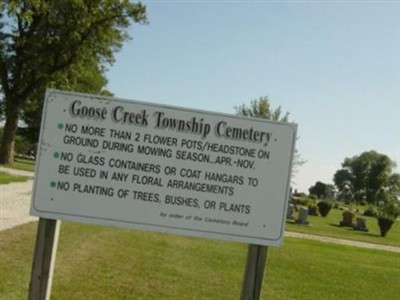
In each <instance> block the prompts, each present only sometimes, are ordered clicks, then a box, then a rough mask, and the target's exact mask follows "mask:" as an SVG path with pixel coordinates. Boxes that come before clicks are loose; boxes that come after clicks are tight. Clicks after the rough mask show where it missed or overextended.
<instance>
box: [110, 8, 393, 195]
mask: <svg viewBox="0 0 400 300" xmlns="http://www.w3.org/2000/svg"><path fill="white" fill-rule="evenodd" d="M142 3H143V4H145V5H146V6H147V16H148V18H149V24H148V25H137V24H135V25H133V26H132V27H131V28H130V29H129V33H130V34H131V35H132V37H133V39H132V40H131V41H129V42H127V43H125V44H124V46H123V48H122V50H121V51H120V52H119V53H118V54H117V55H116V62H115V63H114V65H113V66H111V67H110V68H109V71H108V72H107V78H108V80H109V82H108V86H107V87H108V89H109V90H110V91H111V92H112V93H114V95H115V96H116V97H120V98H125V99H132V100H141V101H149V102H152V103H159V104H163V105H173V106H180V107H187V108H192V109H201V110H207V111H213V112H220V113H229V114H234V113H235V107H236V106H239V105H241V104H246V105H248V104H250V102H251V100H254V99H258V98H259V97H261V96H267V97H268V98H269V99H270V103H271V105H272V107H273V108H276V107H278V106H281V107H282V110H283V111H284V112H289V113H290V117H289V119H290V121H292V122H295V123H297V124H298V137H299V139H298V141H297V143H296V148H297V149H298V151H299V152H300V154H301V157H302V159H304V160H306V161H307V162H306V163H305V164H304V165H303V166H302V167H300V168H299V170H298V172H297V174H296V176H295V178H294V179H293V181H294V184H293V187H294V188H295V189H297V190H298V191H302V192H308V189H309V187H310V186H312V185H314V184H315V183H316V182H317V181H322V182H324V183H329V184H333V175H334V173H335V172H336V170H338V169H340V168H341V163H342V162H343V161H344V159H345V158H346V157H353V156H356V155H359V154H361V153H362V152H364V151H369V150H376V151H378V152H380V153H383V154H386V155H388V156H389V157H390V158H391V159H392V160H393V161H395V162H396V163H397V164H398V165H399V164H400V1H142ZM395 171H396V172H399V171H400V168H399V167H397V168H396V169H395Z"/></svg>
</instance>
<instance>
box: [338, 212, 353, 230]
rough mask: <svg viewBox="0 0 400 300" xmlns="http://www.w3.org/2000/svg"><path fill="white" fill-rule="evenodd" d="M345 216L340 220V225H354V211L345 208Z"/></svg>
mask: <svg viewBox="0 0 400 300" xmlns="http://www.w3.org/2000/svg"><path fill="white" fill-rule="evenodd" d="M342 216H343V220H342V221H340V223H339V226H346V227H354V223H353V220H354V213H353V212H351V211H349V210H345V211H344V212H343V214H342Z"/></svg>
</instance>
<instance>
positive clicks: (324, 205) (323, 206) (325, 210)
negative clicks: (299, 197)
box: [317, 200, 332, 217]
mask: <svg viewBox="0 0 400 300" xmlns="http://www.w3.org/2000/svg"><path fill="white" fill-rule="evenodd" d="M317 206H318V211H319V214H320V215H321V217H326V216H327V215H328V214H329V211H330V210H331V208H332V203H330V202H328V201H325V200H322V201H319V202H318V203H317Z"/></svg>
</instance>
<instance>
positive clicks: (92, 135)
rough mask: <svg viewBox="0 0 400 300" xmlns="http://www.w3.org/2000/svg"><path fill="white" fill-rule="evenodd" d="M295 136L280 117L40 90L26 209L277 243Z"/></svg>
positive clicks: (107, 222)
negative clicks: (36, 143) (42, 96)
mask: <svg viewBox="0 0 400 300" xmlns="http://www.w3.org/2000/svg"><path fill="white" fill-rule="evenodd" d="M295 139H296V125H294V124H290V123H278V122H271V121H267V120H262V119H250V118H243V117H237V116H233V115H224V114H216V113H211V112H204V111H196V110H191V109H186V108H176V107H167V106H162V105H155V104H149V103H143V102H136V101H128V100H121V99H114V98H108V97H101V96H94V95H85V94H76V93H67V92H60V91H55V90H49V91H47V93H46V99H45V103H44V112H43V120H42V131H41V134H40V141H39V148H38V159H37V167H36V176H35V185H34V192H33V197H32V207H31V213H32V214H33V215H36V216H39V217H43V218H50V219H62V220H70V221H78V222H91V223H96V224H103V225H114V226H123V227H131V228H136V229H142V230H152V231H162V232H170V233H175V234H183V235H189V236H198V237H209V238H216V239H224V240H233V241H240V242H246V243H252V244H260V245H279V244H280V243H281V241H282V237H283V233H284V223H285V216H286V206H287V198H288V195H289V183H290V173H291V163H292V159H293V150H294V143H295Z"/></svg>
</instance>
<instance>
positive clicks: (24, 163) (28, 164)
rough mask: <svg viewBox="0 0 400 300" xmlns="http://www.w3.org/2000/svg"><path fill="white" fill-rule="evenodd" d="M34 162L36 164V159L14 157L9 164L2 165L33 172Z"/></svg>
mask: <svg viewBox="0 0 400 300" xmlns="http://www.w3.org/2000/svg"><path fill="white" fill-rule="evenodd" d="M35 164H36V161H34V160H28V159H22V158H16V159H15V160H14V163H12V164H9V165H4V167H7V168H12V169H17V170H23V171H30V172H35Z"/></svg>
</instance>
